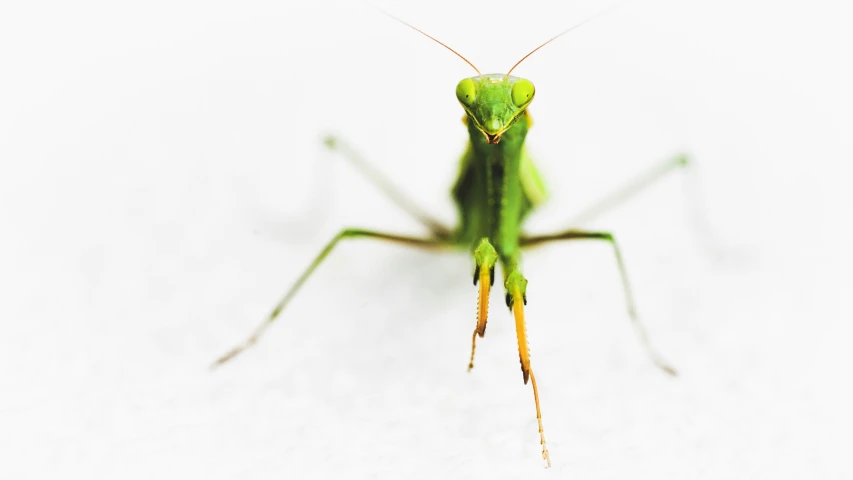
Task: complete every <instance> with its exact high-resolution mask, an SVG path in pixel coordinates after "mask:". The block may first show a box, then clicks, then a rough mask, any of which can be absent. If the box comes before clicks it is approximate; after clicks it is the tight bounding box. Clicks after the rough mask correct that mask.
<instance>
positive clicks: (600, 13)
mask: <svg viewBox="0 0 853 480" xmlns="http://www.w3.org/2000/svg"><path fill="white" fill-rule="evenodd" d="M618 6H621V3H617V4H615V5H612V6H610V7H609V8H605V9H604V10H602V11H600V12H598V13H596V14H595V15H593V16H591V17H589V18H587V19H586V20H584V21H582V22H580V23H577V24H575V25H572V26H571V27H569V28H567V29H565V30H563V31H562V32H560V33H558V34H557V35H555V36H553V37H551V39H549V40H548V41H547V42H545V43H543V44H542V45H539V46H538V47H536V48H534V49H533V50H531V51H530V52H529V53H528V54H527V55H525V56H523V57H521V60H519V61H518V62H516V63H515V65H513V66H512V68H510V69H509V71H508V72H506V76H507V77H509V74H510V73H512V71H513V70H515V67H517V66H518V64H520V63H521V62H523V61H524V60H526V59H527V57H529V56H531V55H533V53H534V52H536V50H539V49H540V48H542V47H544V46H545V45H548V44H549V43H551V42H553V41H554V40H556V39H558V38H560V37H562V36H563V35H565V34H567V33H569V32H571V31H572V30H574V29H576V28H578V27H580V26H581V25H583V24H585V23H588V22H590V21H592V20H594V19H596V18H598V17H600V16H602V15H604V14H605V13H608V12H610V11H612V10H614V9H615V8H616V7H618ZM410 26H411V25H410ZM413 28H414V27H413ZM421 33H423V32H421ZM471 66H472V67H473V65H471Z"/></svg>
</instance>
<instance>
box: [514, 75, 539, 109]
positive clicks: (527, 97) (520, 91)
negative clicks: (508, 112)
mask: <svg viewBox="0 0 853 480" xmlns="http://www.w3.org/2000/svg"><path fill="white" fill-rule="evenodd" d="M535 92H536V90H535V89H534V88H533V83H531V82H530V80H525V79H523V78H522V79H521V80H519V81H517V82H515V85H513V86H512V103H514V104H515V106H516V107H518V108H521V107H523V106H525V105H527V104H528V103H530V101H531V100H533V94H534V93H535Z"/></svg>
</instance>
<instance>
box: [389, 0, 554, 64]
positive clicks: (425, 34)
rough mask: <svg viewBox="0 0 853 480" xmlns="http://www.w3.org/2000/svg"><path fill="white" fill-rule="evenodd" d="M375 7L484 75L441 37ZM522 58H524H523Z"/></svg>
mask: <svg viewBox="0 0 853 480" xmlns="http://www.w3.org/2000/svg"><path fill="white" fill-rule="evenodd" d="M373 8H375V9H377V10H379V11H380V12H382V13H384V14H385V15H388V16H389V17H391V18H393V19H394V20H397V21H398V22H400V23H402V24H403V25H405V26H407V27H409V28H411V29H412V30H414V31H416V32H418V33H420V34H421V35H423V36H425V37H427V38H429V39H430V40H432V41H433V42H435V43H437V44H439V45H441V46H442V47H444V48H446V49H448V50H450V51H451V52H453V53H454V54H455V55H456V56H457V57H459V58H461V59H462V60H465V63H467V64H468V65H471V68H473V69H474V71H475V72H477V75H479V76H480V77H482V76H483V74H482V73H480V70H479V69H478V68H477V67H475V66H474V64H473V63H471V62H470V61H469V60H468V59H467V58H465V57H463V56H462V54H461V53H459V52H457V51H456V50H454V49H452V48H450V47H448V46H447V45H446V44H445V43H444V42H442V41H441V40H439V39H437V38H435V37H433V36H432V35H430V34H428V33H426V32H425V31H423V30H421V29H420V28H418V27H416V26H414V25H412V24H411V23H409V22H407V21H405V20H401V19H399V18H397V17H395V16H394V15H391V14H390V13H388V12H386V11H385V10H382V9H381V8H379V7H376V6H374V7H373ZM549 41H550V40H549ZM530 53H533V52H530ZM528 55H529V54H528ZM522 60H523V59H522ZM513 68H514V67H513Z"/></svg>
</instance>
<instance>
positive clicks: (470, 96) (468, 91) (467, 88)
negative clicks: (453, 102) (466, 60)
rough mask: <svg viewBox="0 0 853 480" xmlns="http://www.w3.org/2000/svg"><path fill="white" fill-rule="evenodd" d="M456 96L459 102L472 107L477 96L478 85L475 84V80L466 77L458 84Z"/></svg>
mask: <svg viewBox="0 0 853 480" xmlns="http://www.w3.org/2000/svg"><path fill="white" fill-rule="evenodd" d="M456 98H457V99H458V100H459V103H461V104H462V105H465V106H466V107H470V106H471V105H473V104H474V99H476V98H477V86H476V85H474V80H471V79H470V78H466V79H464V80H462V81H461V82H459V84H458V85H456Z"/></svg>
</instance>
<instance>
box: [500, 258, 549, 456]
mask: <svg viewBox="0 0 853 480" xmlns="http://www.w3.org/2000/svg"><path fill="white" fill-rule="evenodd" d="M506 287H507V306H509V308H510V309H511V310H512V315H513V317H514V318H515V334H516V337H517V338H518V359H519V361H520V362H521V374H522V376H523V377H524V384H525V385H527V381H528V379H529V380H531V383H532V384H533V400H534V401H535V402H536V421H537V422H538V423H539V443H540V444H542V459H543V460H545V462H547V466H548V467H550V466H551V457H550V456H549V455H548V447H547V446H546V445H545V431H544V429H543V428H542V409H541V408H540V406H539V389H538V388H537V387H536V376H534V375H533V369H532V368H531V367H530V348H529V346H528V343H527V326H526V325H525V323H524V305H526V304H527V295H526V293H525V291H526V289H527V279H525V278H524V277H523V276H522V275H521V272H519V271H518V270H514V271H512V272H511V273H510V274H509V275H508V276H507V279H506Z"/></svg>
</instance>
